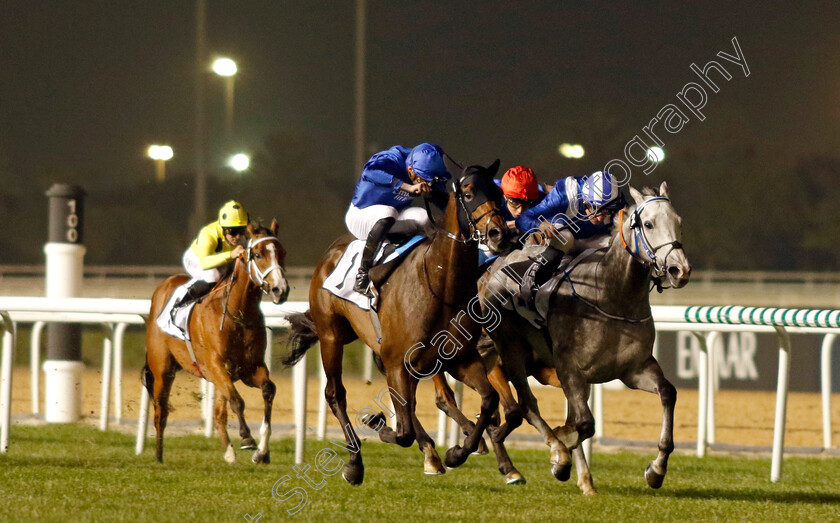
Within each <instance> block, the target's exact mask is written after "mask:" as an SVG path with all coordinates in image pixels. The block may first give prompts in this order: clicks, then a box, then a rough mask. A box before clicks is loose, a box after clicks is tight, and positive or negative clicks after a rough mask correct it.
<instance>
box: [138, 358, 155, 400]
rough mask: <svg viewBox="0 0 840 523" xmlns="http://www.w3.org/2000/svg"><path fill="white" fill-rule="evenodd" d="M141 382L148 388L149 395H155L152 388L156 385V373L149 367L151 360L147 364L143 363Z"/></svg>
mask: <svg viewBox="0 0 840 523" xmlns="http://www.w3.org/2000/svg"><path fill="white" fill-rule="evenodd" d="M140 383H142V384H143V386H144V387H146V390H147V391H149V396H150V397H151V396H153V394H154V393H153V392H152V390H153V389H154V386H155V375H154V374H152V369H150V368H149V362H148V361H147V362H146V364H145V365H143V370H141V371H140Z"/></svg>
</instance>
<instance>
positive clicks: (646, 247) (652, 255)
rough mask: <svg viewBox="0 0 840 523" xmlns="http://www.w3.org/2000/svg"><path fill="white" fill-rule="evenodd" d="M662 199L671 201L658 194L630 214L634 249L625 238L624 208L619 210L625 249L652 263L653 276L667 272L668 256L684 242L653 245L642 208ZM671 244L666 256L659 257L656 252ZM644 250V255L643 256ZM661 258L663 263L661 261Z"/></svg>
mask: <svg viewBox="0 0 840 523" xmlns="http://www.w3.org/2000/svg"><path fill="white" fill-rule="evenodd" d="M656 201H662V202H670V201H671V200H669V199H668V198H665V197H662V196H657V197H655V198H650V199H649V200H645V201H643V202H642V203H641V204H640V205H639V206H637V207H636V208H635V209H634V210H633V214H632V215H631V216H630V230H631V231H633V240H634V241H633V247H634V248H633V250H631V249H630V247H629V246H628V245H627V241H626V240H625V239H624V209H621V210H620V211H618V234H619V236H620V237H621V245H623V246H624V249H625V250H627V252H629V253H630V255H631V256H632V257H633V258H635V259H636V260H638V261H640V262H642V263H644V264H646V265H651V266H652V268H653V276H654V278H661V277H662V276H664V274H665V269H666V268H667V267H668V256H670V255H671V253H672V252H673V251H674V250H676V249H682V244H681V243H680V242H679V241H677V240H673V241H670V242H665V243H663V244H661V245H657V246H656V247H651V246H650V242H649V241H648V239H647V236H646V235H645V230H644V227H643V226H642V214H641V212H642V209H644V208H645V207H646V206H647V204H649V203H651V202H656ZM669 245H670V246H671V248H670V249H669V250H668V252H667V254H665V256H664V257H662V258H659V257H657V256H656V253H657V252H658V251H659V249H661V248H663V247H667V246H669ZM642 252H644V255H645V256H647V258H645V256H642ZM660 260H661V263H660Z"/></svg>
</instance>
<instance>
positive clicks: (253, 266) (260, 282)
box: [245, 236, 283, 294]
mask: <svg viewBox="0 0 840 523" xmlns="http://www.w3.org/2000/svg"><path fill="white" fill-rule="evenodd" d="M265 241H275V242H277V245H280V240H278V239H277V238H275V237H273V236H264V237H262V238H257V239H256V240H255V239H254V238H249V239H248V246H247V248H246V250H245V260H246V263H247V266H248V276H249V277H250V278H251V281H252V282H254V284H255V285H256V286H257V287H259V289H260V290H261V291H262V292H263V294H268V293H269V286H268V285H267V282H266V281H265V278H266V276H268V275H269V274H271V272H272V271H274V270H277V271H280V276H281V277H282V276H283V272H282V271H283V269H282V267H280V264H278V263H277V260H276V258H275V261H274V263H273V264H271V266H269V267H268V268H266V269H265V270H262V271H260V268H259V267H258V266H257V262H256V260H255V259H254V247H256V246H257V245H259V244H261V243H263V242H265Z"/></svg>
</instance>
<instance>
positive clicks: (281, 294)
mask: <svg viewBox="0 0 840 523" xmlns="http://www.w3.org/2000/svg"><path fill="white" fill-rule="evenodd" d="M277 230H278V226H277V220H274V221H272V222H271V228H270V229H266V228H265V227H253V226H252V225H251V224H248V233H249V235H250V239H249V240H248V245H247V247H248V250H247V252H246V258H245V263H247V265H248V275H249V276H250V277H251V281H252V282H254V284H255V285H256V286H258V287H259V288H260V290H261V291H262V292H263V293H265V294H268V295H269V296H271V301H273V302H274V303H283V302H284V301H286V299H287V298H288V297H289V282H288V281H287V280H286V249H284V248H283V245H282V244H281V243H280V240H278V239H277Z"/></svg>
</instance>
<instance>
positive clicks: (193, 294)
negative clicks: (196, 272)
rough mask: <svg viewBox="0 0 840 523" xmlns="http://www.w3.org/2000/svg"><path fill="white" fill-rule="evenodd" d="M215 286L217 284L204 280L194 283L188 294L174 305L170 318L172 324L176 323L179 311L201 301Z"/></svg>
mask: <svg viewBox="0 0 840 523" xmlns="http://www.w3.org/2000/svg"><path fill="white" fill-rule="evenodd" d="M215 286H216V282H210V281H204V280H197V281H196V282H195V283H193V284H192V286H191V287H190V288H189V289H187V292H186V293H185V294H184V295H183V296H181V298H179V299H178V301H176V302H175V303H174V304H173V305H172V310H171V311H170V312H169V316H170V317H171V318H172V322H173V323H174V322H175V312H177V311H178V309H180V308H181V307H184V306H186V305H189V304H190V303H192V302H194V301H198V300H199V299H201V297H202V296H204V295H205V294H207V293H208V292H210V291H211V290H212V289H213V287H215Z"/></svg>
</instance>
